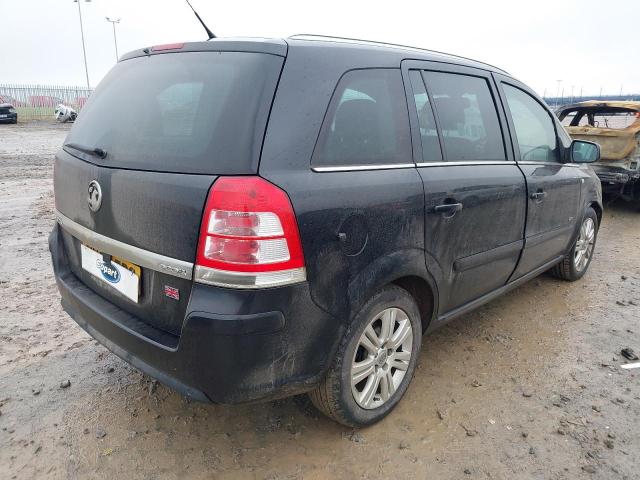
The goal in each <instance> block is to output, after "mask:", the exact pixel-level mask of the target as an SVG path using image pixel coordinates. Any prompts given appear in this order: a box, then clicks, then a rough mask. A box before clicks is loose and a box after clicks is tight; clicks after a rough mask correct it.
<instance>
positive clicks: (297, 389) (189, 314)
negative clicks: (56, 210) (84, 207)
mask: <svg viewBox="0 0 640 480" xmlns="http://www.w3.org/2000/svg"><path fill="white" fill-rule="evenodd" d="M49 249H50V251H51V256H52V262H53V268H54V273H55V277H56V282H57V285H58V289H59V290H60V294H61V297H62V305H63V308H64V309H65V311H66V312H67V313H68V314H69V315H70V316H71V317H72V318H73V319H74V320H75V321H76V322H77V323H78V324H79V325H80V326H81V327H82V328H83V329H85V330H86V331H87V332H88V333H89V334H90V335H91V336H92V337H94V338H95V339H96V340H98V341H99V342H100V343H102V344H103V345H104V346H105V347H107V348H108V349H109V350H111V351H112V352H113V353H115V354H116V355H118V356H119V357H121V358H122V359H124V360H125V361H127V362H129V363H130V364H132V365H133V366H135V367H136V368H138V369H140V370H142V371H143V372H145V373H147V374H149V375H150V376H152V377H154V378H156V379H157V380H159V381H160V382H162V383H164V384H166V385H167V386H169V387H171V388H174V389H175V390H178V391H179V392H181V393H182V394H183V395H186V396H188V397H190V398H193V399H195V400H199V401H212V402H216V403H241V402H249V401H256V400H266V399H273V398H280V397H285V396H290V395H294V394H297V393H302V392H305V391H308V390H310V389H312V388H313V387H314V386H315V385H316V384H317V383H318V382H319V381H320V379H321V377H322V375H323V374H324V372H325V370H326V367H327V365H328V362H329V359H330V358H332V355H333V353H334V349H335V346H336V345H337V340H338V339H339V338H340V337H339V336H340V333H341V328H340V326H339V324H338V322H337V321H336V320H335V319H334V318H333V317H331V316H330V315H328V314H327V313H325V312H324V311H323V310H321V309H319V308H318V307H317V306H316V305H315V303H313V301H312V300H311V296H310V294H309V288H308V284H307V283H300V284H297V285H291V286H287V287H281V288H272V289H264V290H254V291H242V290H233V289H225V288H220V287H213V286H207V285H201V284H194V285H193V288H192V290H191V297H190V299H189V304H188V308H187V311H186V314H185V318H184V321H183V326H182V330H181V332H180V335H172V334H170V333H167V332H164V331H162V330H159V329H157V328H155V327H152V326H150V325H148V324H146V323H144V322H142V321H141V320H140V319H138V318H136V317H135V316H133V315H131V314H129V313H127V312H125V311H124V310H122V309H120V308H119V307H117V306H116V305H114V304H113V303H111V302H109V301H108V300H106V299H105V298H103V297H101V296H100V295H98V294H97V293H95V292H94V291H93V290H91V289H90V288H89V287H88V286H86V285H85V284H84V283H82V282H81V281H80V280H79V279H78V277H76V276H75V275H74V274H73V272H72V271H71V269H70V268H69V264H68V261H67V258H66V254H65V250H64V247H63V243H62V240H61V232H60V227H59V226H58V225H56V226H55V227H54V230H53V231H52V232H51V235H50V237H49Z"/></svg>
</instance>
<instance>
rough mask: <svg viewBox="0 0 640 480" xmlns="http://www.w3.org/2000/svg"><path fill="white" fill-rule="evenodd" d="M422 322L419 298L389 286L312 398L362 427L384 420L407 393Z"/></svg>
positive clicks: (359, 319)
mask: <svg viewBox="0 0 640 480" xmlns="http://www.w3.org/2000/svg"><path fill="white" fill-rule="evenodd" d="M421 340H422V326H421V321H420V312H419V310H418V306H417V305H416V302H415V300H414V299H413V297H412V296H411V295H410V294H409V293H408V292H407V291H406V290H404V289H402V288H400V287H397V286H388V287H385V288H384V289H382V290H380V291H379V292H378V293H376V294H375V295H374V296H373V297H372V298H371V299H370V300H369V301H368V302H367V303H366V304H365V305H364V307H362V309H361V310H360V312H358V314H357V315H356V316H355V317H354V319H353V321H352V323H351V325H350V326H349V328H348V330H347V332H346V334H345V336H344V338H343V340H342V342H341V344H340V346H339V347H338V352H337V353H336V357H335V359H334V361H333V362H332V364H331V366H330V367H329V370H328V372H327V375H326V377H325V378H324V380H323V381H322V382H321V383H320V385H319V386H318V387H317V388H316V389H315V390H314V391H312V392H310V393H309V397H310V399H311V401H312V402H313V404H314V405H315V406H316V407H317V408H318V409H319V410H320V411H321V412H322V413H324V414H325V415H327V416H329V417H330V418H332V419H334V420H336V421H337V422H339V423H342V424H343V425H347V426H350V427H360V426H365V425H370V424H372V423H375V422H377V421H379V420H381V419H383V418H384V417H385V416H386V415H387V414H388V413H389V412H390V411H391V410H392V409H393V408H394V407H395V406H396V404H397V403H398V402H399V401H400V399H401V398H402V396H403V395H404V393H405V392H406V390H407V388H408V386H409V382H410V381H411V378H412V377H413V373H414V371H415V368H416V363H417V361H418V354H419V352H420V343H421Z"/></svg>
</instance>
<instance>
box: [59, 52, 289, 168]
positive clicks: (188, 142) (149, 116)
mask: <svg viewBox="0 0 640 480" xmlns="http://www.w3.org/2000/svg"><path fill="white" fill-rule="evenodd" d="M282 62H283V58H282V57H278V56H275V55H268V54H262V53H246V52H184V53H169V54H160V55H150V56H147V57H138V58H133V59H130V60H125V61H123V62H121V63H119V64H118V65H116V66H115V67H114V68H113V69H112V70H111V71H110V72H109V73H108V75H107V76H106V77H105V78H104V80H103V81H102V82H101V83H100V85H99V86H98V88H97V89H96V91H95V92H94V93H93V94H92V95H91V98H90V99H89V101H88V102H87V104H86V106H85V107H84V108H83V110H82V112H81V113H80V115H79V116H78V120H77V121H76V124H75V125H74V126H73V128H72V129H71V132H70V133H69V136H68V137H67V139H66V142H65V143H66V144H73V145H76V146H78V145H79V146H81V147H82V148H84V149H88V150H93V149H95V148H100V149H103V150H105V151H106V153H107V155H106V157H105V158H104V159H100V158H98V157H97V156H87V155H86V154H82V152H79V151H78V150H76V149H72V148H66V150H67V151H68V152H69V153H71V154H73V155H76V156H79V157H81V158H84V159H86V160H88V161H90V162H93V163H98V164H101V165H105V166H111V167H118V168H129V169H139V170H153V171H166V172H183V173H207V174H242V173H255V172H256V171H257V166H258V157H259V155H260V147H261V144H262V139H263V136H264V131H265V126H266V122H267V117H268V114H269V109H270V107H271V101H272V99H273V95H274V91H275V88H276V84H277V81H278V76H279V74H280V69H281V67H282Z"/></svg>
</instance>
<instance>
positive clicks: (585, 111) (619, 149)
mask: <svg viewBox="0 0 640 480" xmlns="http://www.w3.org/2000/svg"><path fill="white" fill-rule="evenodd" d="M557 114H558V117H559V118H560V121H561V122H562V124H563V125H564V127H565V128H566V130H567V131H568V132H569V135H571V137H572V138H574V139H577V140H589V141H592V142H596V143H598V144H599V145H600V148H601V157H600V161H598V162H596V163H594V164H593V165H592V168H593V169H594V171H595V172H596V174H597V175H598V177H599V178H600V181H601V182H602V190H603V193H605V194H609V195H610V196H614V197H622V198H624V199H625V200H640V102H628V101H627V102H599V101H594V100H591V101H588V102H580V103H575V104H573V105H567V106H565V107H562V108H561V109H559V110H558V112H557Z"/></svg>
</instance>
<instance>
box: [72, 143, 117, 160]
mask: <svg viewBox="0 0 640 480" xmlns="http://www.w3.org/2000/svg"><path fill="white" fill-rule="evenodd" d="M63 147H64V148H73V149H74V150H78V151H79V152H82V153H86V154H88V155H93V156H94V157H98V158H106V156H107V151H106V150H104V149H102V148H98V147H96V148H91V147H85V146H84V145H78V144H77V143H65V144H64V145H63Z"/></svg>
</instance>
